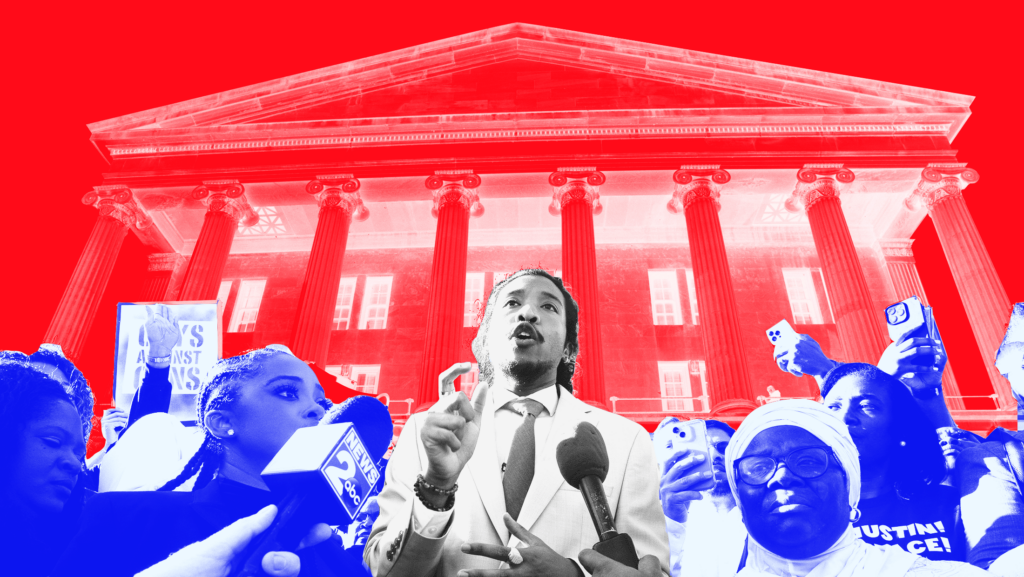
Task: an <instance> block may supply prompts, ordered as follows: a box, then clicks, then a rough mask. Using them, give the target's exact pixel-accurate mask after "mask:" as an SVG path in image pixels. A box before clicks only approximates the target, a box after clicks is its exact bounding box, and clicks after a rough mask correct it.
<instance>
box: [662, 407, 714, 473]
mask: <svg viewBox="0 0 1024 577" xmlns="http://www.w3.org/2000/svg"><path fill="white" fill-rule="evenodd" d="M670 432H671V433H672V434H673V437H672V449H673V452H675V453H678V452H679V451H680V450H681V449H688V450H689V451H690V455H696V454H698V453H700V454H703V455H704V462H703V463H701V464H700V466H698V467H695V468H693V469H691V470H690V472H689V473H688V474H690V475H693V474H696V473H704V472H710V473H712V474H713V473H714V467H712V465H711V451H710V449H709V447H708V429H707V425H706V424H705V423H704V421H702V420H700V419H694V420H692V421H680V422H677V423H673V424H672V425H671V427H670ZM714 486H715V479H714V478H711V479H708V480H707V481H706V482H704V483H702V484H700V485H698V486H696V487H694V488H692V489H691V490H693V491H706V490H708V489H710V488H712V487H714Z"/></svg>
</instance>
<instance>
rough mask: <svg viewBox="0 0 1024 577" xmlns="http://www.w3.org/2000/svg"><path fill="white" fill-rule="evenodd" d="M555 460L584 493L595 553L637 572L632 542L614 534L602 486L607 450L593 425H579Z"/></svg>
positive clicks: (571, 481) (567, 479)
mask: <svg viewBox="0 0 1024 577" xmlns="http://www.w3.org/2000/svg"><path fill="white" fill-rule="evenodd" d="M555 459H556V460H557V461H558V470H559V471H560V472H561V473H562V477H563V478H564V479H565V481H566V482H567V483H569V484H570V485H572V486H573V487H575V488H576V489H579V490H580V492H581V493H583V501H584V502H586V504H587V511H589V512H590V519H591V520H592V521H593V522H594V528H595V529H597V535H598V538H599V539H600V541H598V542H597V543H595V544H594V551H597V552H598V553H600V554H602V555H604V556H605V557H608V558H611V559H614V560H616V561H618V562H619V563H622V564H623V565H626V566H629V567H632V568H634V569H637V568H639V565H640V559H638V558H637V555H636V547H635V546H633V539H631V538H630V537H629V535H627V534H625V533H619V532H618V531H616V530H615V523H614V522H613V521H612V515H611V509H610V508H609V507H608V498H607V497H606V496H605V494H604V485H603V484H602V483H604V479H605V477H607V476H608V449H607V448H606V447H605V444H604V437H602V436H601V432H600V431H598V430H597V427H595V426H594V425H592V424H590V423H588V422H586V421H583V422H581V423H580V424H579V425H577V426H576V435H575V436H574V437H572V438H569V439H565V440H563V441H562V442H561V443H558V449H557V450H556V451H555Z"/></svg>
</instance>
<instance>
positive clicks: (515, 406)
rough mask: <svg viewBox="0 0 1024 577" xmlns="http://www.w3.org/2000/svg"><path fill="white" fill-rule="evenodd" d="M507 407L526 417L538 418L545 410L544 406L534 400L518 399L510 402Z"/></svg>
mask: <svg viewBox="0 0 1024 577" xmlns="http://www.w3.org/2000/svg"><path fill="white" fill-rule="evenodd" d="M506 406H507V407H508V408H510V409H512V410H513V411H515V412H517V413H519V414H520V415H522V416H524V417H525V416H527V415H530V416H531V417H536V416H537V415H539V414H540V413H541V411H543V410H544V405H543V404H542V403H541V402H540V401H535V400H533V399H516V400H514V401H509V403H508V405H506Z"/></svg>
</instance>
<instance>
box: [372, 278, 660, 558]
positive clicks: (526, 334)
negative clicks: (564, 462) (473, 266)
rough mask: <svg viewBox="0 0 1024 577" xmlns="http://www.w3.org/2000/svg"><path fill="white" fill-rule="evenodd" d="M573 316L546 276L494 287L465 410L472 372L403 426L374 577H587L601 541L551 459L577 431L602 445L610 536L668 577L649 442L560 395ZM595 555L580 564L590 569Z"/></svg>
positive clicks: (632, 426)
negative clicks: (461, 387)
mask: <svg viewBox="0 0 1024 577" xmlns="http://www.w3.org/2000/svg"><path fill="white" fill-rule="evenodd" d="M577 319H578V310H577V306H576V303H575V301H574V300H573V299H572V296H571V295H570V294H569V293H568V291H566V290H565V288H564V287H563V286H562V282H561V279H557V278H555V277H553V276H551V275H549V274H548V273H546V272H545V271H542V270H525V271H519V272H518V273H515V274H513V275H512V276H510V277H509V278H508V279H507V280H506V281H504V282H502V283H499V284H498V285H496V286H495V287H494V290H493V291H492V292H491V295H490V298H489V300H488V303H487V308H486V310H485V313H484V319H483V322H482V323H481V326H480V330H479V332H478V334H477V337H476V339H475V340H474V341H473V353H474V355H475V356H476V358H477V360H478V362H479V366H480V385H478V386H477V389H476V391H475V394H474V396H473V400H472V401H470V400H469V399H468V398H467V397H466V396H465V394H463V393H458V394H455V393H454V392H451V390H452V389H453V387H452V382H454V379H455V377H456V376H458V375H459V374H463V373H466V372H468V371H469V369H470V366H471V365H470V364H469V363H460V364H457V365H455V366H453V367H452V368H451V369H449V370H448V371H445V372H444V373H443V374H442V375H441V376H440V377H439V381H440V386H441V390H442V398H441V400H439V401H438V403H437V404H436V405H435V406H434V407H432V408H431V409H430V410H429V411H428V412H426V413H418V414H416V415H413V416H412V417H411V418H410V419H409V422H408V423H407V424H406V425H405V427H404V429H403V430H402V435H401V437H400V438H399V441H398V443H397V445H396V446H395V450H394V453H393V454H392V457H391V460H390V462H389V464H388V468H387V472H386V473H385V481H386V484H385V486H384V490H383V491H382V492H381V494H380V496H379V497H378V504H379V505H380V517H378V519H377V522H376V523H375V524H374V527H373V531H372V533H371V535H370V539H369V541H368V543H367V545H366V549H365V552H364V559H365V561H366V563H367V565H369V567H370V570H371V571H372V572H373V574H374V575H375V576H376V577H391V576H394V577H404V576H435V575H436V576H452V577H454V576H456V575H458V576H459V577H498V576H499V575H508V576H515V575H552V576H555V575H557V576H560V577H561V576H569V577H573V576H575V575H583V574H584V572H583V570H582V569H581V567H580V564H579V554H580V551H581V550H584V549H588V548H590V547H592V546H593V545H594V543H596V542H597V541H598V535H597V531H596V530H595V529H594V525H593V523H592V521H591V519H590V515H589V513H588V511H587V508H586V506H585V504H584V501H583V496H582V494H581V493H580V491H578V490H577V489H574V488H572V487H571V486H570V485H569V484H568V483H566V482H565V481H564V480H563V479H562V475H561V473H560V472H559V470H558V466H557V463H556V460H555V448H556V447H557V446H558V443H559V442H560V441H562V440H563V439H566V438H570V437H572V436H573V435H574V432H575V428H576V425H577V424H579V423H580V422H582V421H588V422H590V423H592V424H594V425H595V426H596V427H597V428H598V430H599V431H601V433H602V436H603V437H604V441H605V444H606V445H607V448H608V456H609V471H608V475H607V477H606V479H605V481H604V490H605V494H606V495H607V496H608V503H609V506H610V508H611V512H612V515H613V518H614V521H615V526H616V528H617V529H618V531H619V532H622V533H627V534H629V535H630V536H631V537H632V539H633V542H634V544H635V545H636V549H637V554H638V556H639V557H646V556H650V557H648V558H645V559H643V560H642V563H641V569H645V568H646V569H647V571H646V573H650V572H651V569H652V568H653V567H658V566H659V565H660V570H661V571H660V572H661V574H663V575H667V574H668V566H669V565H668V561H669V556H668V536H667V534H666V531H665V515H664V513H663V512H662V509H661V504H660V502H659V500H658V479H659V475H658V466H657V461H656V459H655V456H654V451H653V447H652V444H651V440H650V436H649V435H648V434H647V432H646V431H645V430H644V429H643V428H642V427H640V426H639V425H637V424H636V423H634V422H632V421H629V420H627V419H625V418H622V417H620V416H618V415H614V414H612V413H608V412H606V411H602V410H600V409H596V408H594V407H591V406H589V405H586V404H584V403H583V402H581V401H578V400H577V399H576V398H575V397H573V396H572V393H571V392H570V391H571V389H570V388H569V387H570V386H571V385H570V384H569V383H570V379H571V377H572V372H573V369H574V366H575V358H576V355H577V353H578V352H579V345H578V338H577V334H578V326H577ZM513 549H515V550H514V551H513ZM595 555H596V554H594V553H593V552H592V551H591V552H588V553H587V555H585V556H584V557H586V559H585V562H586V565H587V566H589V567H591V568H593V567H595V565H594V563H593V559H594V556H595ZM598 557H600V556H598ZM599 560H600V561H602V562H604V561H606V559H605V558H600V559H599ZM618 567H620V568H622V569H625V567H624V566H621V565H620V566H618ZM630 571H632V570H630ZM601 572H602V573H603V572H604V570H603V569H602V571H601Z"/></svg>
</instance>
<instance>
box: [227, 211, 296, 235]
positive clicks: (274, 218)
mask: <svg viewBox="0 0 1024 577" xmlns="http://www.w3.org/2000/svg"><path fill="white" fill-rule="evenodd" d="M254 210H255V211H256V214H257V215H258V216H259V217H260V219H259V221H258V222H257V223H256V224H254V225H252V226H242V225H241V224H239V225H238V234H240V235H242V236H270V235H275V234H284V233H285V232H287V230H286V229H285V226H284V221H283V220H281V213H280V212H279V211H278V210H277V208H276V207H273V206H259V207H256V208H255V209H254Z"/></svg>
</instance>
